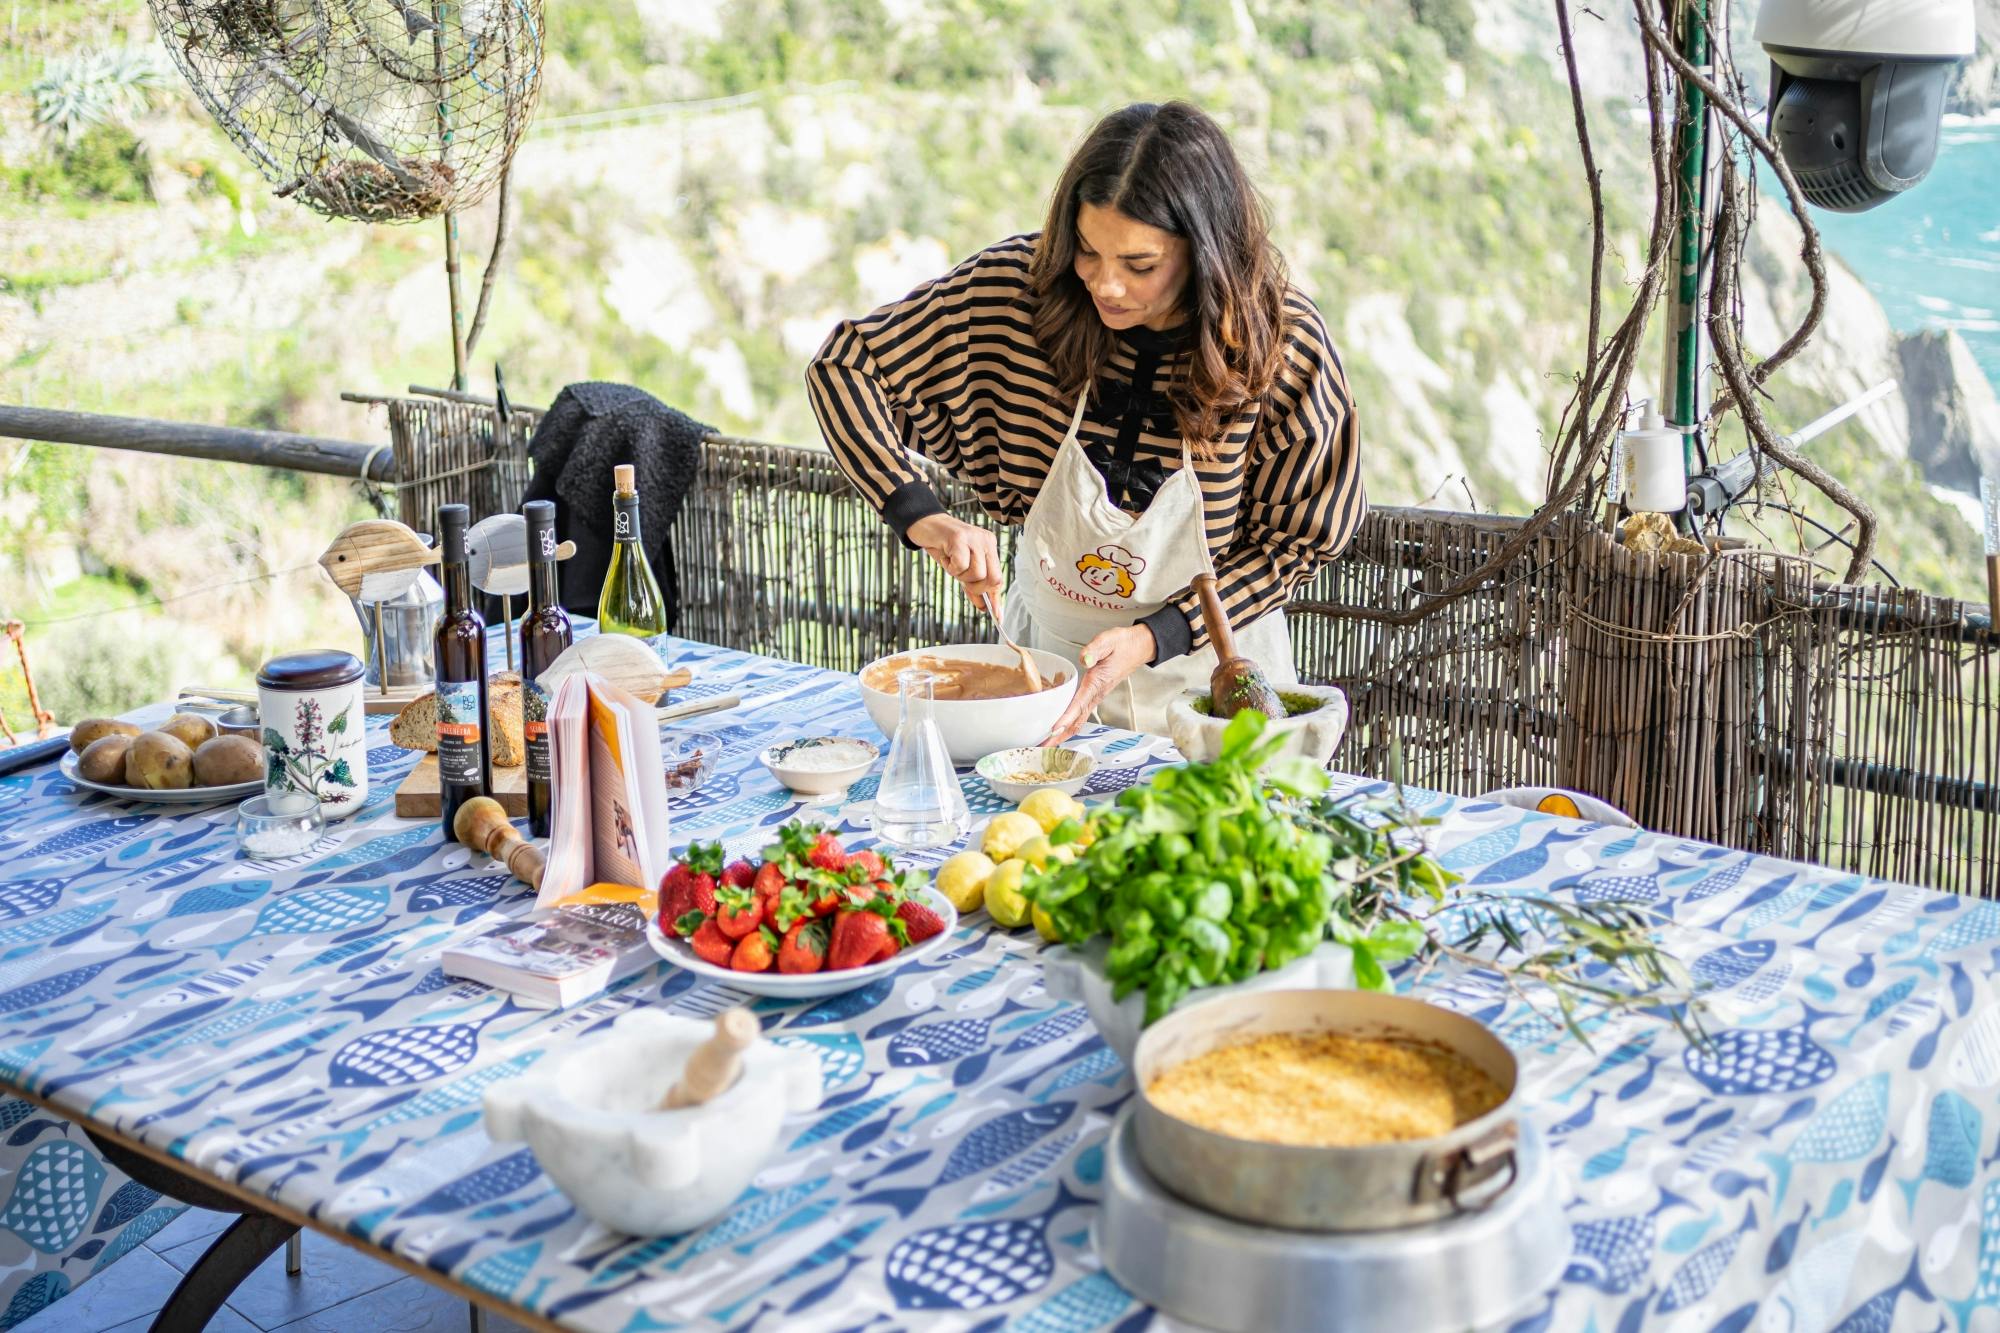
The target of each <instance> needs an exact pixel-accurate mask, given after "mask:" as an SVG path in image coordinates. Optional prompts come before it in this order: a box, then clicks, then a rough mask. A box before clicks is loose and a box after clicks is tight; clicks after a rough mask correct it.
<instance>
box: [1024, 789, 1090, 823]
mask: <svg viewBox="0 0 2000 1333" xmlns="http://www.w3.org/2000/svg"><path fill="white" fill-rule="evenodd" d="M1021 813H1022V814H1024V815H1026V816H1028V818H1030V819H1032V820H1034V821H1035V822H1036V823H1037V824H1040V825H1041V826H1042V832H1044V833H1048V832H1051V831H1052V830H1054V828H1055V826H1056V825H1058V824H1060V823H1062V822H1063V821H1064V820H1065V819H1082V818H1083V816H1084V809H1083V802H1081V801H1079V800H1077V799H1076V797H1074V796H1071V795H1070V794H1069V793H1068V792H1065V791H1058V790H1057V789H1056V788H1054V787H1044V788H1042V789H1041V790H1040V791H1035V792H1029V793H1028V799H1027V800H1025V801H1023V802H1021Z"/></svg>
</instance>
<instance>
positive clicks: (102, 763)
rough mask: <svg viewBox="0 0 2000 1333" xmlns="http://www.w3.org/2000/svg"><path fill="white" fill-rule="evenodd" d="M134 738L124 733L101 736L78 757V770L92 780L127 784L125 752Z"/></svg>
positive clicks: (117, 784)
mask: <svg viewBox="0 0 2000 1333" xmlns="http://www.w3.org/2000/svg"><path fill="white" fill-rule="evenodd" d="M131 748H132V738H131V737H130V736H124V735H108V736H99V737H98V738H97V739H96V740H94V741H92V742H91V743H90V744H88V745H86V746H84V747H83V753H82V754H80V755H78V756H77V757H76V771H77V773H78V774H80V775H81V776H83V777H85V778H87V779H89V780H90V781H92V782H102V783H104V784H106V785H107V786H112V787H120V786H123V785H124V784H125V752H126V751H127V750H129V749H131Z"/></svg>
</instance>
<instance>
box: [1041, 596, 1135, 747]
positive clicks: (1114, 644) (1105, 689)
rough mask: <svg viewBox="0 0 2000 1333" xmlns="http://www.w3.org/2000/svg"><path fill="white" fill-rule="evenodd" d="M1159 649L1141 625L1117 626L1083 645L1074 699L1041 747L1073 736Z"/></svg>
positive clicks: (1056, 743)
mask: <svg viewBox="0 0 2000 1333" xmlns="http://www.w3.org/2000/svg"><path fill="white" fill-rule="evenodd" d="M1158 651H1159V646H1158V645H1157V644H1155V643H1154V642H1153V631H1151V630H1149V629H1147V628H1146V627H1145V626H1144V625H1121V626H1119V627H1118V628H1117V629H1108V630H1105V631H1104V632H1103V633H1102V634H1100V635H1098V636H1097V637H1096V638H1094V639H1092V640H1091V641H1090V642H1089V643H1086V644H1085V645H1083V660H1084V661H1085V662H1086V663H1087V664H1088V665H1086V666H1085V667H1084V671H1083V675H1082V676H1081V677H1079V678H1078V680H1077V682H1076V695H1075V697H1073V698H1072V699H1071V700H1070V701H1069V707H1068V708H1067V709H1066V710H1064V712H1063V715H1062V716H1061V717H1059V718H1057V719H1056V724H1055V727H1054V728H1053V729H1052V730H1050V732H1049V738H1048V739H1047V740H1045V741H1043V742H1042V744H1044V745H1060V744H1062V743H1063V742H1064V741H1066V740H1068V739H1069V738H1070V737H1072V736H1074V735H1076V733H1077V729H1078V728H1080V727H1081V726H1083V724H1084V723H1085V722H1087V721H1089V720H1090V715H1091V714H1092V713H1094V712H1096V711H1097V705H1099V704H1100V703H1103V702H1104V696H1105V695H1107V694H1109V693H1111V689H1112V687H1113V686H1114V685H1117V684H1118V683H1119V682H1120V681H1122V680H1124V679H1125V678H1126V677H1127V676H1129V675H1131V674H1132V673H1133V672H1134V671H1137V670H1138V669H1139V668H1140V667H1142V666H1151V665H1152V662H1153V655H1154V653H1156V652H1158Z"/></svg>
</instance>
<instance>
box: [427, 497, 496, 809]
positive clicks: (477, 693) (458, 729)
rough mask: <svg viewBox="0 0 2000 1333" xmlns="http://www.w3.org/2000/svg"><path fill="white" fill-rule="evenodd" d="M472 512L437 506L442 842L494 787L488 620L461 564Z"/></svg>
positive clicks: (439, 750)
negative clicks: (461, 810)
mask: <svg viewBox="0 0 2000 1333" xmlns="http://www.w3.org/2000/svg"><path fill="white" fill-rule="evenodd" d="M471 519H472V512H471V511H470V510H469V509H467V508H466V507H465V506H464V505H439V506H438V520H437V525H438V536H439V539H440V544H441V546H442V547H443V553H444V614H443V615H442V616H441V617H439V619H438V627H437V640H436V645H435V646H436V649H437V733H438V750H437V765H438V804H439V806H440V810H439V814H440V816H441V818H442V819H443V821H444V839H445V841H446V842H454V841H456V838H455V836H454V835H453V833H452V831H451V821H452V819H453V817H454V816H456V815H457V814H458V807H459V806H461V805H464V804H465V803H466V802H467V801H469V800H471V799H472V798H473V797H475V796H484V795H486V794H487V793H488V792H490V791H492V789H493V756H492V751H491V750H490V748H489V747H488V745H487V736H486V618H485V617H484V616H482V615H480V614H479V608H478V606H477V605H476V604H475V603H474V602H473V600H472V573H471V571H470V570H469V569H468V568H467V567H466V563H465V530H466V528H467V527H468V526H470V524H471Z"/></svg>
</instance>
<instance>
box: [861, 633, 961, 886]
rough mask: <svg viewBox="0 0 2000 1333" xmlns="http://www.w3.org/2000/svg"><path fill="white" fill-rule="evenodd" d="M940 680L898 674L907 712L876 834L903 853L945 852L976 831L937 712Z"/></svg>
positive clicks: (888, 768) (879, 802) (892, 747)
mask: <svg viewBox="0 0 2000 1333" xmlns="http://www.w3.org/2000/svg"><path fill="white" fill-rule="evenodd" d="M936 680H937V677H935V676H933V675H932V674H931V673H930V672H928V671H921V670H917V669H915V668H911V669H908V670H905V671H900V672H898V673H897V674H896V686H897V689H898V690H899V691H900V692H901V694H902V711H901V716H900V717H899V718H898V720H897V722H896V735H895V739H893V740H892V741H890V742H889V761H888V763H887V764H885V765H884V766H883V769H882V784H881V786H880V787H879V788H877V790H876V792H875V818H874V823H875V832H876V834H877V835H878V836H880V837H881V838H882V840H883V841H884V842H888V843H893V844H894V845H896V846H898V847H940V846H943V845H945V844H946V843H951V842H956V841H957V840H958V839H959V838H962V837H964V836H965V832H966V830H967V829H969V828H971V827H972V812H971V811H970V810H968V809H967V808H966V804H965V793H964V792H963V791H961V790H960V789H959V785H958V773H957V771H956V770H955V769H954V768H953V767H952V763H951V756H950V754H948V753H947V752H946V751H945V748H944V737H943V736H942V735H940V734H939V732H938V726H937V718H936V717H935V716H934V715H933V711H932V707H931V701H932V687H933V686H934V684H935V683H936Z"/></svg>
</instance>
